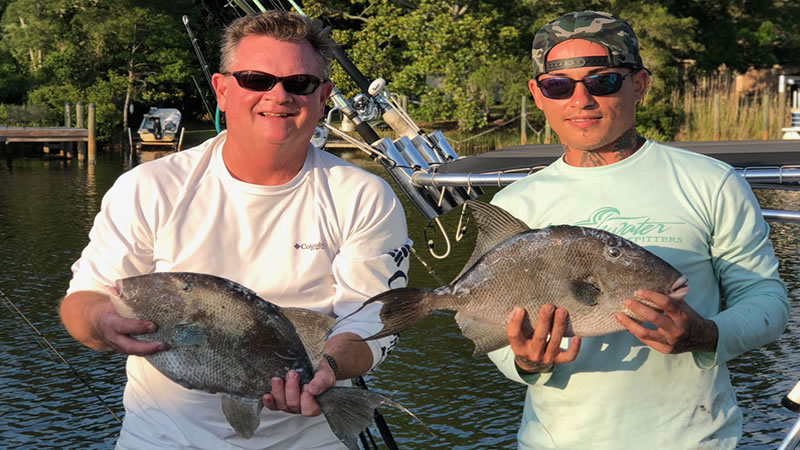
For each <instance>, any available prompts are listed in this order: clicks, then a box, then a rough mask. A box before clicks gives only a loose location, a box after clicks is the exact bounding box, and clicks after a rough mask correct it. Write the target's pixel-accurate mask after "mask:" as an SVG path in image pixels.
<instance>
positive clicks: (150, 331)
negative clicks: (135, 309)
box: [146, 323, 156, 333]
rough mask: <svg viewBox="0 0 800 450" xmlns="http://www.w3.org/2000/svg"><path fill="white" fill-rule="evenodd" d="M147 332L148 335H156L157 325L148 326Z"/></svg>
mask: <svg viewBox="0 0 800 450" xmlns="http://www.w3.org/2000/svg"><path fill="white" fill-rule="evenodd" d="M146 331H147V332H148V333H155V331H156V324H154V323H151V324H148V325H147V329H146Z"/></svg>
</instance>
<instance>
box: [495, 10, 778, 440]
mask: <svg viewBox="0 0 800 450" xmlns="http://www.w3.org/2000/svg"><path fill="white" fill-rule="evenodd" d="M532 59H533V79H532V80H530V82H529V88H530V91H531V93H532V94H533V98H534V100H535V102H536V106H537V107H538V108H539V109H541V110H542V111H543V112H544V114H545V117H546V119H547V121H548V123H549V124H550V126H551V127H552V129H553V130H554V131H555V133H556V134H557V135H558V137H559V140H560V142H561V145H562V147H563V149H564V155H563V157H562V158H560V159H559V160H558V161H556V162H554V163H553V164H551V165H550V166H549V167H547V168H545V169H543V170H541V171H539V172H536V173H534V174H532V175H530V176H529V177H526V178H525V179H523V180H520V181H518V182H516V183H514V184H512V185H511V186H509V187H507V188H505V189H503V190H502V191H500V192H499V193H498V194H497V195H495V197H494V199H493V200H492V203H494V204H496V205H499V206H500V207H502V208H504V209H506V210H507V211H509V212H510V213H511V214H513V215H515V216H516V217H518V218H519V219H521V220H523V221H525V222H526V223H527V224H528V225H529V226H530V227H531V228H541V227H545V226H548V225H557V224H570V225H579V226H585V227H593V228H599V229H604V230H606V231H610V232H613V233H616V234H618V235H620V236H622V237H624V238H627V239H628V240H631V241H634V242H636V243H638V244H639V245H641V246H643V247H645V248H647V249H648V250H650V251H652V252H653V253H655V254H656V255H658V256H660V257H661V258H663V259H665V260H666V261H668V262H669V263H670V264H672V265H673V266H674V267H675V268H676V269H678V270H679V271H680V272H681V273H683V274H684V275H685V276H686V277H687V278H688V284H689V286H691V290H689V289H688V287H687V285H686V284H683V283H676V285H675V286H673V287H672V290H671V292H669V293H666V294H662V293H657V292H653V291H646V290H639V291H636V292H631V299H630V300H628V301H626V303H625V306H626V308H628V309H629V310H630V311H631V312H633V313H635V314H636V315H638V316H639V317H641V318H642V319H643V323H638V322H636V321H633V320H631V319H630V318H628V317H627V316H626V315H624V314H621V313H620V314H618V315H617V317H616V320H617V321H618V322H619V323H620V324H621V325H622V326H623V327H624V328H625V329H626V330H627V331H625V332H620V333H615V334H612V335H608V336H600V337H584V338H580V337H573V338H571V339H567V338H564V330H565V328H566V324H567V322H568V320H569V316H568V311H566V310H564V309H563V308H555V307H553V305H545V306H544V307H542V309H541V310H540V312H539V314H538V316H537V317H532V318H530V321H531V322H532V323H533V324H534V331H533V334H532V335H529V334H526V333H525V332H524V330H525V329H528V328H527V327H523V326H522V324H523V321H524V319H525V312H524V311H523V310H522V309H521V308H518V309H517V310H515V311H514V313H513V314H512V316H511V318H510V319H509V323H508V326H507V334H508V339H509V344H510V345H509V346H508V347H506V348H503V349H500V350H497V351H495V352H492V353H490V355H489V357H490V358H491V359H492V361H493V362H494V363H495V364H496V365H497V366H498V368H499V369H500V370H501V371H502V372H503V374H504V375H506V376H507V377H508V378H510V379H512V380H515V381H518V382H520V383H523V384H525V385H527V387H528V392H527V396H526V399H525V406H524V411H523V417H522V423H521V427H520V430H519V433H518V435H517V439H518V443H519V447H520V448H523V449H527V448H592V449H623V448H680V449H684V448H715V449H716V448H733V447H735V446H736V444H737V442H738V440H739V438H740V436H741V432H742V413H741V410H740V409H739V407H738V406H737V405H736V398H735V395H734V391H733V389H732V387H731V383H730V377H729V374H728V369H727V366H726V363H727V361H730V360H731V359H733V358H735V357H736V356H738V355H740V354H742V353H743V352H745V351H748V350H751V349H754V348H757V347H759V346H762V345H764V344H767V343H769V342H772V341H774V340H775V339H777V338H778V337H779V336H780V335H781V333H782V332H783V329H784V327H785V326H786V323H787V322H788V317H789V302H788V298H787V295H786V289H785V286H784V284H783V282H782V281H781V279H780V277H779V276H778V271H777V269H778V261H777V259H776V258H775V255H774V252H773V249H772V244H771V243H770V241H769V227H768V226H767V224H766V223H765V222H764V219H763V216H762V214H761V211H760V208H759V205H758V202H757V201H756V199H755V197H754V195H753V192H752V190H751V189H750V186H749V185H748V184H747V182H746V181H745V180H744V179H743V178H741V177H740V176H739V175H738V174H737V173H736V171H735V170H734V169H733V168H732V167H730V166H729V165H727V164H725V163H723V162H721V161H718V160H715V159H711V158H708V157H706V156H703V155H700V154H696V153H693V152H689V151H685V150H682V149H678V148H675V147H670V146H666V145H663V144H660V143H657V142H654V141H650V140H648V139H645V138H644V137H642V136H640V135H639V134H638V133H637V132H636V127H635V113H636V104H637V102H639V101H640V100H642V99H643V98H644V95H645V93H646V91H647V86H648V83H649V77H650V73H649V71H648V70H647V69H645V68H644V64H643V63H642V58H641V56H640V55H639V44H638V41H637V39H636V35H635V34H634V32H633V29H632V28H631V26H630V25H629V24H627V23H626V22H624V21H623V20H621V19H619V18H617V17H614V16H612V15H611V14H607V13H601V12H592V11H579V12H573V13H569V14H566V15H564V16H561V17H559V18H557V19H555V20H554V21H552V22H550V23H549V24H547V25H545V26H544V27H543V28H542V29H541V30H539V31H538V32H537V33H536V36H535V37H534V39H533V51H532ZM609 257H613V256H609ZM583 281H584V282H585V283H588V284H591V283H592V280H590V279H587V280H583ZM721 298H725V309H724V310H723V308H722V301H721ZM576 300H578V301H579V300H580V298H579V297H577V298H576Z"/></svg>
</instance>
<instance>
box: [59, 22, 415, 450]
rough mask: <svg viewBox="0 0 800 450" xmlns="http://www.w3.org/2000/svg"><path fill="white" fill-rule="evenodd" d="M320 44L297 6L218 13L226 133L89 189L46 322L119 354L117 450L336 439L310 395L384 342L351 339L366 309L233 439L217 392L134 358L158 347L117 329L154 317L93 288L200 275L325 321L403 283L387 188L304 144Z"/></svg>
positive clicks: (321, 78) (322, 89)
mask: <svg viewBox="0 0 800 450" xmlns="http://www.w3.org/2000/svg"><path fill="white" fill-rule="evenodd" d="M334 45H335V44H334V42H333V41H332V40H331V39H330V37H328V30H327V29H325V28H324V27H323V26H322V24H321V23H320V22H319V21H312V20H309V19H307V18H305V17H303V16H299V15H297V14H292V13H283V12H275V11H273V12H268V13H264V14H259V15H251V16H246V17H243V18H241V19H238V20H236V21H234V22H233V23H232V24H231V25H230V26H229V27H228V28H227V29H226V32H225V36H224V38H223V45H222V62H221V70H220V73H216V74H214V77H213V84H214V88H215V90H216V93H217V99H218V104H219V106H220V109H221V110H223V111H225V113H226V119H227V127H228V128H227V131H225V132H223V133H221V134H220V135H218V136H216V137H215V138H212V139H210V140H208V141H206V142H204V143H203V144H201V145H199V146H198V147H195V148H193V149H189V150H186V151H183V152H180V153H177V154H174V155H170V156H168V157H164V158H161V159H158V160H155V161H153V162H150V163H146V164H143V165H140V166H138V167H137V168H135V169H133V170H131V171H129V172H127V173H125V174H123V175H122V176H120V178H119V179H118V180H117V182H116V183H115V185H114V186H113V187H112V188H111V189H110V190H109V192H108V193H107V194H106V196H105V197H104V199H103V204H102V208H101V211H100V213H99V214H98V216H97V218H96V219H95V223H94V226H93V228H92V231H91V232H90V242H89V244H88V245H87V247H86V248H85V249H84V251H83V253H82V255H81V258H80V259H79V260H78V261H76V262H75V264H74V265H73V267H72V271H73V279H72V281H71V283H70V287H69V289H68V291H67V296H66V297H65V298H64V300H63V301H62V303H61V317H62V320H63V323H64V326H65V327H66V329H67V330H68V331H69V333H70V334H71V335H72V336H73V337H74V338H75V339H76V340H78V341H79V342H81V343H82V344H84V345H86V346H87V347H90V348H93V349H97V350H113V351H116V352H120V353H124V354H128V355H130V356H129V357H128V362H127V368H126V369H127V375H128V382H127V384H126V387H125V395H124V403H125V408H126V415H125V420H124V423H123V426H122V430H121V432H120V439H119V440H118V442H117V447H118V448H267V447H269V448H298V449H300V448H304V449H305V448H341V447H342V444H341V442H339V440H338V439H337V438H336V437H335V436H334V435H333V434H332V432H331V431H330V428H329V427H328V425H327V423H326V422H325V419H324V417H323V416H321V415H320V412H321V411H320V408H319V405H318V404H317V402H316V400H315V396H316V395H319V394H321V393H322V392H324V391H325V390H326V389H328V388H329V387H331V386H333V385H334V384H335V383H336V381H337V379H338V380H348V379H350V378H352V377H356V376H359V375H361V374H363V373H365V372H367V371H368V370H370V369H372V368H374V367H376V366H377V365H378V364H379V363H380V362H382V361H383V359H384V358H385V357H386V355H387V353H388V352H389V351H390V350H391V348H392V347H393V346H394V344H395V341H396V339H395V338H394V337H390V338H386V339H381V340H377V341H363V340H362V338H363V337H367V336H370V335H372V334H374V333H376V332H377V331H378V330H380V328H381V322H380V319H379V318H378V317H377V311H376V309H375V308H367V309H365V310H363V311H361V312H360V313H358V314H356V315H353V316H351V317H349V318H348V319H347V320H343V321H340V322H339V323H337V325H336V326H335V327H334V329H333V331H332V333H331V336H330V338H329V339H328V341H327V342H326V344H325V349H324V352H325V355H327V356H326V357H325V358H324V359H323V360H322V361H321V362H320V364H319V367H318V368H317V370H316V373H315V375H314V377H313V379H312V380H311V381H310V382H309V383H308V384H307V385H305V386H301V385H300V383H299V377H298V375H297V374H296V373H295V372H293V371H290V372H289V373H287V375H286V377H285V378H277V377H276V378H274V379H273V380H272V386H271V394H267V395H265V396H264V398H263V403H264V405H265V406H266V407H267V409H265V410H264V411H263V412H262V414H261V426H260V427H259V428H258V430H257V431H256V433H255V435H254V436H253V438H251V439H249V440H245V439H242V438H241V437H239V436H237V435H236V433H235V432H234V431H233V429H232V428H231V427H230V425H229V424H228V423H227V421H226V420H225V417H224V415H223V414H222V411H221V407H220V402H219V397H218V396H217V395H212V394H207V393H205V392H201V391H196V390H188V389H184V388H183V387H181V386H179V385H177V384H176V383H173V382H172V381H170V380H169V379H167V378H166V377H164V376H163V375H162V374H161V373H159V372H158V371H157V370H156V369H155V368H154V367H153V366H152V365H150V363H148V362H147V361H146V360H145V359H144V358H142V357H141V356H140V355H145V354H149V353H153V352H157V351H159V350H162V349H163V347H162V345H163V344H162V343H160V342H140V341H137V340H134V339H132V338H131V337H130V335H132V334H140V333H147V332H151V331H153V329H154V324H152V323H150V322H146V321H137V320H130V319H124V318H122V317H120V316H119V315H118V314H117V313H116V311H115V310H114V308H113V306H112V305H111V303H110V300H109V297H108V293H109V291H108V286H113V285H114V282H115V280H117V279H120V278H126V277H130V276H135V275H140V274H146V273H151V272H166V271H174V272H178V271H182V272H201V273H208V274H213V275H217V276H221V277H224V278H228V279H231V280H233V281H236V282H238V283H240V284H242V285H244V286H246V287H248V288H250V289H252V290H254V291H255V292H256V293H258V295H259V296H260V297H262V298H264V299H266V300H268V301H270V302H272V303H275V304H277V305H279V306H294V307H303V308H308V309H312V310H315V311H319V312H322V313H325V314H328V315H330V316H332V317H336V318H341V317H344V316H347V315H348V314H349V313H351V312H353V311H355V310H356V309H358V308H359V307H360V306H361V304H362V303H363V301H364V300H366V299H367V298H369V297H371V296H372V295H375V294H377V293H380V292H382V291H385V290H388V289H390V288H396V287H402V286H404V285H405V283H406V280H407V275H406V274H407V270H408V260H407V256H408V250H409V245H410V242H409V241H408V237H407V229H406V223H405V216H404V214H403V211H402V209H401V205H400V202H399V201H398V199H397V197H396V196H395V194H394V193H393V191H392V190H391V188H390V187H389V186H388V184H386V183H385V182H384V181H383V180H381V179H380V178H378V177H376V176H374V175H372V174H369V173H368V172H366V171H363V170H361V169H359V168H358V167H356V166H353V165H351V164H349V163H346V162H344V161H342V160H340V159H339V158H336V157H334V156H332V155H330V154H328V153H325V152H322V151H320V150H318V149H316V148H314V147H313V146H312V145H311V144H310V143H309V140H310V138H311V135H312V133H313V131H314V128H315V127H316V124H317V122H318V120H319V119H320V118H321V117H322V115H323V113H324V106H325V102H326V99H327V98H328V95H329V94H330V92H331V89H332V86H331V84H330V83H329V82H328V81H327V77H328V71H329V65H330V62H331V60H332V54H333V48H334V47H333V46H334ZM345 382H346V381H345ZM287 413H288V414H287Z"/></svg>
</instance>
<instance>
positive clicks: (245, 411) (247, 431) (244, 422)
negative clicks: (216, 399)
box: [221, 394, 264, 439]
mask: <svg viewBox="0 0 800 450" xmlns="http://www.w3.org/2000/svg"><path fill="white" fill-rule="evenodd" d="M221 401H222V412H223V413H225V418H226V419H228V423H229V424H231V426H232V427H233V429H234V430H235V431H236V433H237V434H238V435H239V436H241V437H243V438H245V439H250V438H251V437H253V434H255V432H256V428H258V425H259V424H261V418H260V417H259V415H260V414H261V410H262V409H263V408H264V405H263V404H262V403H261V399H260V398H259V399H250V398H243V397H235V396H232V395H226V394H222V396H221Z"/></svg>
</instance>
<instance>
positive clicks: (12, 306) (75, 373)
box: [0, 290, 122, 423]
mask: <svg viewBox="0 0 800 450" xmlns="http://www.w3.org/2000/svg"><path fill="white" fill-rule="evenodd" d="M0 298H2V299H3V300H4V302H5V303H6V307H8V308H9V309H10V310H12V311H13V312H15V313H16V314H17V315H18V316H19V317H21V318H22V320H24V321H25V323H27V324H28V327H29V330H28V331H31V330H32V331H33V334H34V335H35V336H36V337H38V338H39V339H41V341H40V342H44V343H45V344H47V347H49V348H50V350H51V351H52V352H53V353H55V354H56V356H58V358H59V359H60V360H61V362H63V363H64V364H65V365H66V366H67V367H68V368H69V370H70V371H71V372H72V375H73V376H75V378H77V380H78V381H80V382H81V384H83V385H84V386H85V387H86V389H88V390H89V392H91V393H92V395H94V397H95V398H96V399H97V400H99V401H100V403H102V405H103V407H104V408H105V409H106V411H108V412H109V413H111V415H112V416H113V417H114V419H115V420H116V421H117V422H119V423H122V420H121V419H120V418H119V416H117V414H116V413H115V412H114V411H113V410H112V409H111V408H110V407H109V406H108V404H107V403H106V402H105V400H103V398H102V397H100V395H99V394H98V393H97V392H96V391H95V390H94V389H93V388H92V386H91V385H90V384H89V382H87V381H86V380H85V379H84V378H83V377H82V376H81V374H80V373H78V371H77V370H76V369H75V367H73V366H72V364H70V363H69V362H68V361H67V360H66V359H65V358H64V356H63V355H62V354H61V352H59V351H58V350H56V348H55V347H53V344H51V343H50V341H49V340H47V338H46V337H45V336H44V335H43V334H42V333H41V332H39V330H38V329H37V328H36V326H34V325H33V322H31V321H30V320H28V317H27V316H25V314H23V313H22V311H20V310H19V308H17V305H15V304H14V302H12V301H11V299H10V298H8V296H7V295H6V294H5V293H4V292H3V291H2V290H0Z"/></svg>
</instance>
